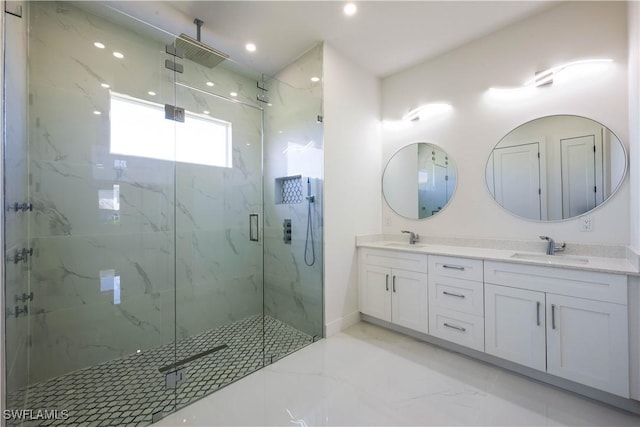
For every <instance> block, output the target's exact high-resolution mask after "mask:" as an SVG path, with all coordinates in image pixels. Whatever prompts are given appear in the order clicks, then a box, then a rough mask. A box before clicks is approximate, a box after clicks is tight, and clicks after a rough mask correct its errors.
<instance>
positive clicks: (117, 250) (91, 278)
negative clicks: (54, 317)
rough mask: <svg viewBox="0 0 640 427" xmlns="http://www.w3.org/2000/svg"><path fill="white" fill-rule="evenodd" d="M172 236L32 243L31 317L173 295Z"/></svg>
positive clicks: (73, 238)
mask: <svg viewBox="0 0 640 427" xmlns="http://www.w3.org/2000/svg"><path fill="white" fill-rule="evenodd" d="M173 238H174V237H173V233H167V232H164V233H141V234H130V235H103V236H95V235H94V236H77V237H76V236H62V237H48V238H36V239H33V241H32V246H33V248H34V257H33V259H32V271H31V289H32V291H33V293H34V300H33V302H32V304H31V305H32V314H36V313H49V312H54V313H55V312H59V311H61V310H69V309H79V308H81V307H84V306H92V305H96V304H107V303H111V304H116V305H117V304H120V303H124V302H127V301H128V300H129V299H130V298H134V297H139V296H147V297H151V296H153V295H157V294H158V293H160V292H162V291H168V290H171V289H173V286H174V271H175V261H174V260H175V255H174V242H173Z"/></svg>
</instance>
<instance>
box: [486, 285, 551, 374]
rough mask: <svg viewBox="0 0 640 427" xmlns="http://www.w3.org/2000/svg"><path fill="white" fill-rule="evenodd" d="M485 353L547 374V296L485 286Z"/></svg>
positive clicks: (532, 292)
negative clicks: (545, 316)
mask: <svg viewBox="0 0 640 427" xmlns="http://www.w3.org/2000/svg"><path fill="white" fill-rule="evenodd" d="M484 289H485V351H486V352H487V353H489V354H492V355H494V356H497V357H501V358H503V359H507V360H510V361H512V362H515V363H519V364H521V365H525V366H529V367H531V368H534V369H539V370H541V371H544V370H546V355H545V318H544V313H545V311H544V310H545V309H544V304H545V295H544V293H543V292H535V291H528V290H524V289H516V288H509V287H506V286H496V285H491V284H485V287H484Z"/></svg>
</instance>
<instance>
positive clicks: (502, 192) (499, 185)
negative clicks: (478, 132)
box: [490, 142, 546, 220]
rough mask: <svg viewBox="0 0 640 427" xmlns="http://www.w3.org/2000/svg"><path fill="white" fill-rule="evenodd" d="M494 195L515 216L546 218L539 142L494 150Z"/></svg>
mask: <svg viewBox="0 0 640 427" xmlns="http://www.w3.org/2000/svg"><path fill="white" fill-rule="evenodd" d="M490 162H491V163H492V164H493V180H492V181H493V188H492V189H491V190H493V195H494V197H495V199H496V200H497V202H498V203H500V205H502V206H503V207H505V208H507V209H508V210H509V211H511V212H513V213H514V214H516V215H519V216H522V217H524V218H530V219H538V220H539V219H543V218H542V213H543V212H544V211H545V210H546V209H543V206H542V200H544V198H543V197H542V196H541V193H542V186H541V185H540V143H539V142H533V143H524V144H520V145H512V146H509V147H504V148H496V149H494V150H493V154H492V158H491V159H490Z"/></svg>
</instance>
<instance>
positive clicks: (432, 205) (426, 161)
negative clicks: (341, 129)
mask: <svg viewBox="0 0 640 427" xmlns="http://www.w3.org/2000/svg"><path fill="white" fill-rule="evenodd" d="M455 189H456V167H455V164H454V163H453V161H452V160H451V158H450V157H449V155H448V154H447V153H446V152H445V151H444V150H443V149H442V148H440V147H438V146H436V145H433V144H428V143H426V142H418V143H415V144H411V145H407V146H406V147H403V148H401V149H400V150H398V151H397V152H396V153H395V154H394V155H393V157H391V159H390V160H389V163H387V167H386V168H385V169H384V174H383V176H382V194H383V195H384V198H385V200H386V201H387V204H388V205H389V207H390V208H391V209H393V211H394V212H395V213H397V214H398V215H402V216H404V217H406V218H409V219H423V218H429V217H430V216H433V215H435V214H437V213H438V212H440V211H441V210H442V209H444V207H445V206H446V205H447V203H449V200H451V197H452V196H453V192H454V191H455Z"/></svg>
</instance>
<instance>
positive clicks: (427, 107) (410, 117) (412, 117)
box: [402, 102, 453, 122]
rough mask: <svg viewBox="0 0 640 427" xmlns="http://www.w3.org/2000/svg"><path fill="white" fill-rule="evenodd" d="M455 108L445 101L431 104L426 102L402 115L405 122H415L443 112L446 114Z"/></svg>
mask: <svg viewBox="0 0 640 427" xmlns="http://www.w3.org/2000/svg"><path fill="white" fill-rule="evenodd" d="M451 110H453V107H452V106H451V104H447V103H443V102H434V103H431V104H424V105H421V106H420V107H418V108H414V109H413V110H411V111H409V112H408V113H407V114H405V115H404V116H403V117H402V120H403V121H405V122H415V121H418V120H427V119H431V118H434V117H437V116H440V115H443V114H446V113H448V112H450V111H451Z"/></svg>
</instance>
